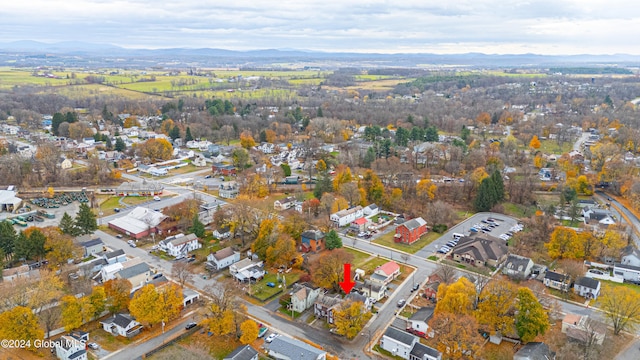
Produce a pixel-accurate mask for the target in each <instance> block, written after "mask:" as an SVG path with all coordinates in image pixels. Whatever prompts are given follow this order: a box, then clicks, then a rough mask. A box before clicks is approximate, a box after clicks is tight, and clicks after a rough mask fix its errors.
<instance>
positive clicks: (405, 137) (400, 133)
mask: <svg viewBox="0 0 640 360" xmlns="http://www.w3.org/2000/svg"><path fill="white" fill-rule="evenodd" d="M409 136H410V133H409V131H408V130H407V129H405V128H398V130H396V145H398V146H407V143H408V142H409Z"/></svg>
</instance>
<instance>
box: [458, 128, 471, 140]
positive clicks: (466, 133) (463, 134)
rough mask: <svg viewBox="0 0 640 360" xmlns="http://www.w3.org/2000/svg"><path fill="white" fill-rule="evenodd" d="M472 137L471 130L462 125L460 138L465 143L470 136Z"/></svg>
mask: <svg viewBox="0 0 640 360" xmlns="http://www.w3.org/2000/svg"><path fill="white" fill-rule="evenodd" d="M470 135H471V130H469V129H467V127H466V126H464V125H462V131H461V132H460V138H461V139H462V140H464V141H467V139H468V138H469V136H470Z"/></svg>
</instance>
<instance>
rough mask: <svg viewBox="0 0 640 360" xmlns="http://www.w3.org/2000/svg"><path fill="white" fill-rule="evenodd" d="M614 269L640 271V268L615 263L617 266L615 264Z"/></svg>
mask: <svg viewBox="0 0 640 360" xmlns="http://www.w3.org/2000/svg"><path fill="white" fill-rule="evenodd" d="M613 267H614V268H620V269H627V270H634V271H640V266H633V265H625V264H621V263H615V264H613Z"/></svg>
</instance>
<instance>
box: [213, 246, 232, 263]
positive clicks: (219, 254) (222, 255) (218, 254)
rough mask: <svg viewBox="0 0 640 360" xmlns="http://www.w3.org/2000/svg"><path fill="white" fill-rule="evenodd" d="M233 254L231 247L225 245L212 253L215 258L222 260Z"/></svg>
mask: <svg viewBox="0 0 640 360" xmlns="http://www.w3.org/2000/svg"><path fill="white" fill-rule="evenodd" d="M233 254H234V251H233V248H231V247H226V248H224V249H222V250H218V251H216V252H215V253H213V257H214V258H216V260H223V259H226V258H228V257H229V256H233Z"/></svg>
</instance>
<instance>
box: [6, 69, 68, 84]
mask: <svg viewBox="0 0 640 360" xmlns="http://www.w3.org/2000/svg"><path fill="white" fill-rule="evenodd" d="M32 73H33V72H32V71H28V70H16V69H10V68H6V67H5V68H0V88H1V89H10V88H12V87H14V86H28V85H31V86H63V85H67V84H68V83H69V81H70V79H66V78H63V79H51V78H45V77H39V76H33V75H32ZM64 76H66V74H65V75H64Z"/></svg>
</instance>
